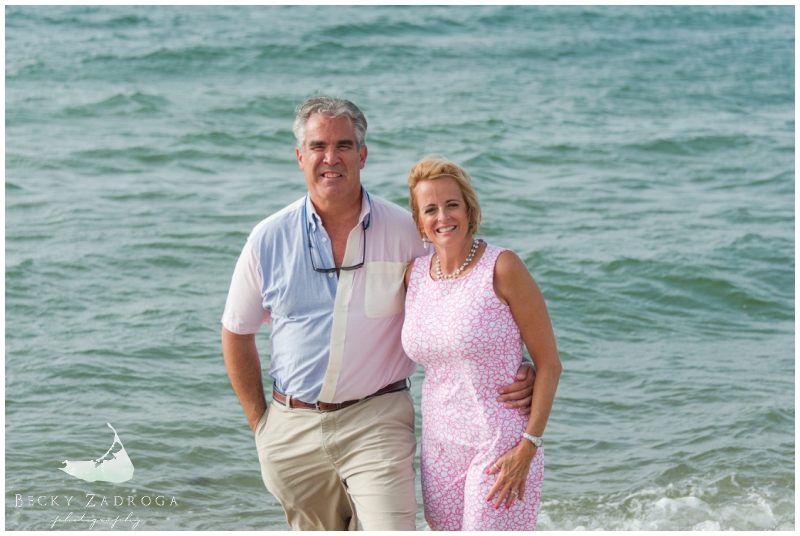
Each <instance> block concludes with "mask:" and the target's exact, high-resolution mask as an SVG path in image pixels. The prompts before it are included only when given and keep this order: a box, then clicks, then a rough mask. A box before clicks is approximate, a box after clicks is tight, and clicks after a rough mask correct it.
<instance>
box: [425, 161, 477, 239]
mask: <svg viewBox="0 0 800 536" xmlns="http://www.w3.org/2000/svg"><path fill="white" fill-rule="evenodd" d="M414 195H415V196H416V200H417V207H419V224H420V227H421V228H422V232H423V233H424V234H425V235H426V236H427V237H428V240H430V241H431V242H433V244H434V245H435V246H440V247H448V246H453V245H461V244H462V243H463V242H464V240H466V239H467V238H468V236H469V217H468V216H467V204H466V202H465V201H464V196H463V195H461V188H459V187H458V183H457V182H456V180H455V179H453V178H452V177H441V178H439V179H433V180H430V181H422V182H420V183H419V184H417V187H416V188H415V192H414Z"/></svg>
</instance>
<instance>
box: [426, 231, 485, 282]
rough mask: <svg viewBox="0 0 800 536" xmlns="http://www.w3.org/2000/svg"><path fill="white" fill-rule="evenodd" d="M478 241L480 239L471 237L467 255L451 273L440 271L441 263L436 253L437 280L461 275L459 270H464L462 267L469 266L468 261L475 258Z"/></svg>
mask: <svg viewBox="0 0 800 536" xmlns="http://www.w3.org/2000/svg"><path fill="white" fill-rule="evenodd" d="M480 243H481V241H480V240H478V239H477V238H473V239H472V247H471V248H470V250H469V255H467V260H465V261H464V264H462V265H461V267H459V269H458V270H456V271H455V272H453V273H452V274H443V273H442V265H441V263H440V262H439V255H438V254H437V255H436V279H438V280H439V281H445V280H448V279H455V278H457V277H458V276H459V275H461V272H463V271H464V268H466V267H467V266H469V263H471V262H472V259H474V258H475V252H476V251H478V244H480Z"/></svg>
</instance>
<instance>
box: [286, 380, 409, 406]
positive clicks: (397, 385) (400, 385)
mask: <svg viewBox="0 0 800 536" xmlns="http://www.w3.org/2000/svg"><path fill="white" fill-rule="evenodd" d="M406 389H408V385H406V380H398V381H396V382H394V383H390V384H389V385H387V386H386V387H384V388H383V389H378V390H377V391H375V392H374V393H372V394H371V395H369V396H365V397H364V398H360V399H358V400H348V401H347V402H339V403H338V404H332V403H329V402H317V403H316V404H309V403H308V402H303V401H302V400H297V399H296V398H291V399H290V401H289V405H290V407H293V408H305V409H315V410H317V411H337V410H340V409H344V408H346V407H349V406H352V405H353V404H358V403H359V402H361V401H362V400H366V399H368V398H372V397H375V396H380V395H385V394H387V393H393V392H395V391H404V390H406ZM272 398H274V399H275V400H277V401H278V402H280V403H281V404H283V405H284V406H285V405H286V395H284V394H283V393H281V392H279V391H278V390H277V389H275V388H274V387H273V388H272Z"/></svg>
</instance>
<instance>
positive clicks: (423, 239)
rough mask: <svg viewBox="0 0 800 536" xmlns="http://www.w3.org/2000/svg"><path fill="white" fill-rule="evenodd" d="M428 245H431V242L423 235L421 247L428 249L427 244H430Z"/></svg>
mask: <svg viewBox="0 0 800 536" xmlns="http://www.w3.org/2000/svg"><path fill="white" fill-rule="evenodd" d="M430 243H431V241H430V240H428V237H427V236H425V235H423V236H422V247H424V248H425V249H428V244H430Z"/></svg>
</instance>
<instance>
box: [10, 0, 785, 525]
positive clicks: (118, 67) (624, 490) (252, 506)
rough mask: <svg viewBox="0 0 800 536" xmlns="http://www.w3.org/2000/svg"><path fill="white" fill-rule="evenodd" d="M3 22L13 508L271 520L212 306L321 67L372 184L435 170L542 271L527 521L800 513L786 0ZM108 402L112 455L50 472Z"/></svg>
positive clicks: (292, 190) (774, 519) (296, 192)
mask: <svg viewBox="0 0 800 536" xmlns="http://www.w3.org/2000/svg"><path fill="white" fill-rule="evenodd" d="M5 35H6V42H5V58H6V66H5V69H6V83H5V98H6V101H5V118H6V130H5V134H6V135H5V143H6V145H5V157H6V161H5V171H6V178H5V180H6V184H5V222H6V232H5V266H6V275H5V490H6V494H5V505H6V508H5V513H6V522H5V527H6V529H20V530H29V529H49V528H54V529H62V530H70V529H78V528H80V529H88V528H93V530H102V529H108V528H111V527H112V524H114V519H115V518H116V517H117V516H119V517H120V519H119V520H118V521H116V522H115V526H114V528H116V529H122V530H128V529H131V528H135V529H136V530H155V529H198V530H206V529H220V530H225V529H251V530H255V529H270V530H284V529H288V526H287V525H286V523H285V520H284V517H283V513H282V510H281V508H280V505H279V504H278V503H277V501H276V500H275V499H274V498H273V497H272V496H271V495H270V494H269V493H268V492H267V491H266V489H265V488H264V486H263V484H262V481H261V476H260V473H259V466H258V461H257V454H256V451H255V448H254V444H253V439H252V434H251V432H250V430H249V428H248V427H247V424H246V422H245V419H244V416H243V412H242V411H241V408H240V407H239V404H238V401H237V399H236V397H235V395H234V394H233V391H232V389H231V387H230V383H229V381H228V379H227V376H226V374H225V369H224V366H223V362H222V357H221V351H220V343H219V332H220V324H219V319H220V316H221V314H222V309H223V305H224V301H225V297H226V294H227V289H228V284H229V282H230V276H231V273H232V271H233V267H234V264H235V262H236V258H237V256H238V254H239V251H240V250H241V247H242V245H243V244H244V241H245V238H246V237H247V235H248V234H249V232H250V230H251V229H252V227H253V226H254V225H255V224H256V223H258V222H259V221H260V220H261V219H263V218H264V217H266V216H268V215H269V214H271V213H272V212H274V211H276V210H278V209H280V208H281V207H283V206H285V205H286V204H288V203H290V202H292V201H294V200H295V199H297V198H299V197H300V196H302V195H303V192H304V181H303V177H302V175H301V172H300V170H299V169H298V168H297V163H296V160H295V157H294V147H293V146H294V139H293V136H292V133H291V123H292V118H293V110H294V108H295V106H296V105H297V104H298V103H300V102H301V101H303V100H305V99H306V98H308V97H311V96H314V95H316V94H317V93H326V94H333V95H339V96H342V97H344V98H348V99H350V100H352V101H354V102H355V103H357V104H358V105H359V106H360V107H361V108H362V109H363V110H364V111H365V113H366V114H367V116H368V117H369V120H370V128H369V133H368V138H367V142H368V147H369V151H370V152H369V159H368V162H367V165H366V167H365V169H364V171H363V173H362V180H363V183H364V184H365V185H366V187H367V188H368V189H369V190H370V191H371V192H372V193H375V194H377V195H381V196H383V197H386V198H388V199H390V200H393V201H395V202H397V203H399V204H401V205H406V203H407V192H406V187H405V180H406V177H407V173H408V170H409V169H410V167H411V166H412V165H413V164H414V162H415V161H416V160H418V159H419V158H421V157H422V156H424V155H426V154H431V153H437V154H443V155H445V156H448V157H449V158H451V159H453V160H455V161H457V162H459V163H461V164H462V165H463V166H464V167H465V168H466V169H467V170H468V171H469V172H470V173H471V174H472V176H473V177H474V179H475V182H476V187H477V190H478V193H479V195H480V198H481V203H482V208H483V213H484V215H485V219H486V221H485V223H484V226H483V228H482V235H483V237H484V238H486V239H487V240H488V241H490V242H492V243H494V244H497V245H501V246H504V247H510V248H513V249H514V250H516V251H517V252H518V253H519V254H520V256H521V257H522V258H523V259H524V260H525V262H526V264H527V265H528V267H529V269H530V270H531V273H532V274H533V275H534V277H535V278H536V280H537V281H538V283H539V285H540V287H541V288H542V291H543V293H544V296H545V299H546V301H547V304H548V307H549V310H550V315H551V318H552V322H553V325H554V329H555V333H556V337H557V340H558V346H559V351H560V355H561V359H562V361H563V364H564V374H563V375H562V378H561V383H560V386H559V390H558V394H557V397H556V400H555V404H554V407H553V411H552V414H551V417H550V421H549V424H548V427H547V432H546V434H545V437H546V441H547V444H548V449H547V468H546V473H545V484H544V490H543V503H542V509H541V514H540V522H539V529H542V530H551V529H554V530H573V529H575V530H577V529H586V530H595V529H605V530H627V529H644V530H695V529H696V530H705V529H711V530H715V529H716V530H727V529H735V530H745V529H752V530H773V529H774V530H793V529H794V528H795V441H794V438H795V411H794V407H795V402H794V401H795V392H794V386H795V360H794V355H795V339H794V325H795V316H794V311H795V292H794V289H795V286H794V281H795V251H794V248H795V246H794V240H795V237H794V219H795V214H794V198H795V172H794V169H795V139H794V132H795V119H794V114H795V101H794V95H795V87H794V80H795V71H794V66H795V58H794V50H795V42H794V35H795V15H794V8H793V6H779V7H723V6H712V7H699V6H697V7H692V6H690V7H686V6H673V7H589V8H586V7H559V8H553V7H526V6H513V7H435V8H433V7H431V8H429V7H420V6H415V7H399V8H388V7H387V8H382V7H363V6H357V7H323V8H319V7H304V6H295V7H277V6H275V7H269V6H266V7H255V6H251V7H188V6H183V7H156V6H149V7H134V6H129V7H111V6H95V7H70V6H61V7H52V6H50V7H48V6H30V7H6V8H5ZM268 335H269V333H268V329H267V328H266V327H265V328H263V329H262V330H261V332H260V333H259V336H258V341H259V347H260V349H261V353H262V360H263V361H264V363H266V362H267V360H268V359H269V353H268V342H267V339H268ZM265 368H266V367H265ZM423 373H424V372H423V370H422V369H421V368H419V369H418V370H417V372H416V374H415V377H414V380H413V387H412V394H413V396H414V397H415V399H416V400H417V401H419V393H420V383H421V379H422V377H423ZM106 423H110V424H111V425H113V427H114V429H115V430H116V431H117V433H118V434H119V439H120V441H121V442H122V443H123V444H124V448H125V449H126V451H127V453H128V455H129V457H130V459H131V461H132V463H133V465H134V467H135V472H134V476H133V478H132V479H131V480H129V481H127V482H125V483H108V482H84V481H82V480H78V479H76V478H74V477H71V476H69V475H67V474H66V473H64V472H62V471H59V468H60V467H62V466H63V463H62V462H63V461H64V460H67V459H69V460H73V461H74V460H88V459H94V458H98V457H100V456H101V455H103V453H104V452H106V450H107V449H108V447H109V445H111V444H112V442H113V441H114V438H113V435H112V432H111V430H109V428H108V427H107V426H106ZM420 425H421V419H418V421H417V427H418V431H419V426H420ZM65 496H66V497H72V499H71V500H70V501H69V503H67V498H66V497H65ZM41 497H44V498H43V499H42V498H41ZM52 497H55V501H54V500H53V499H52ZM128 497H131V498H132V499H128ZM159 497H163V499H161V500H159V499H158V498H159ZM103 499H105V502H104V501H103ZM118 502H121V503H122V504H117V503H118ZM159 502H160V503H161V504H159ZM42 503H44V504H42ZM54 503H55V504H54ZM59 519H60V520H61V521H58V520H59ZM91 519H97V521H96V522H95V524H94V525H93V526H92V525H91V522H90V520H91ZM134 521H138V523H136V524H135V523H134ZM134 525H135V526H134ZM418 526H419V528H420V529H424V528H426V525H425V521H424V518H423V515H422V505H421V498H420V508H419V515H418Z"/></svg>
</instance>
